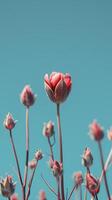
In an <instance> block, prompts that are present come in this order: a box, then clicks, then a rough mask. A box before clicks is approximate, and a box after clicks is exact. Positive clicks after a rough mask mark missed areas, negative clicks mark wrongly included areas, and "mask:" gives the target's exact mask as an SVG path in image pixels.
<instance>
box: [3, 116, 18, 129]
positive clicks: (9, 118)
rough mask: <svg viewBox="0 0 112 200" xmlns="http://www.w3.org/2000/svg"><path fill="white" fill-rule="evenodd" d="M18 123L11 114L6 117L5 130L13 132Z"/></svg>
mask: <svg viewBox="0 0 112 200" xmlns="http://www.w3.org/2000/svg"><path fill="white" fill-rule="evenodd" d="M16 122H17V121H15V120H14V119H13V117H12V115H11V114H10V113H8V114H7V115H6V118H5V120H4V122H3V124H4V126H5V128H7V129H8V130H12V129H13V128H14V127H15V124H16Z"/></svg>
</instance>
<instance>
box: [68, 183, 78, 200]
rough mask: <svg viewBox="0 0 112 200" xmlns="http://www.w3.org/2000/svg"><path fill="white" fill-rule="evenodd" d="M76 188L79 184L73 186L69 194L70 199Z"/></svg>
mask: <svg viewBox="0 0 112 200" xmlns="http://www.w3.org/2000/svg"><path fill="white" fill-rule="evenodd" d="M76 188H77V185H76V184H75V185H74V187H73V189H72V190H71V192H70V195H69V197H68V200H70V199H71V197H72V194H73V192H74V190H75V189H76Z"/></svg>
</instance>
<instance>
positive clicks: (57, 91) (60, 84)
mask: <svg viewBox="0 0 112 200" xmlns="http://www.w3.org/2000/svg"><path fill="white" fill-rule="evenodd" d="M44 84H45V90H46V92H47V95H48V96H49V98H50V100H51V101H53V102H54V103H57V104H59V103H62V102H64V101H65V100H66V99H67V97H68V95H69V93H70V91H71V86H72V81H71V76H70V75H69V74H62V73H60V72H53V73H51V75H50V77H49V76H48V74H46V75H45V77H44Z"/></svg>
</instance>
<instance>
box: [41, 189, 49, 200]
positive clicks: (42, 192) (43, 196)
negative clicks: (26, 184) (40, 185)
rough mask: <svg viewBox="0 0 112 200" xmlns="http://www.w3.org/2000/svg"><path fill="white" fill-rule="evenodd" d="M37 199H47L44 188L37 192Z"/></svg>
mask: <svg viewBox="0 0 112 200" xmlns="http://www.w3.org/2000/svg"><path fill="white" fill-rule="evenodd" d="M39 200H47V198H46V193H45V191H44V190H40V192H39Z"/></svg>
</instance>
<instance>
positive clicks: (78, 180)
mask: <svg viewBox="0 0 112 200" xmlns="http://www.w3.org/2000/svg"><path fill="white" fill-rule="evenodd" d="M73 178H74V180H75V184H76V185H77V186H79V185H81V184H82V183H83V175H82V172H75V173H74V174H73Z"/></svg>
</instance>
